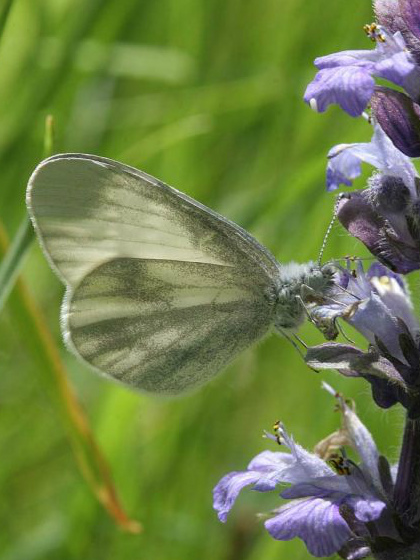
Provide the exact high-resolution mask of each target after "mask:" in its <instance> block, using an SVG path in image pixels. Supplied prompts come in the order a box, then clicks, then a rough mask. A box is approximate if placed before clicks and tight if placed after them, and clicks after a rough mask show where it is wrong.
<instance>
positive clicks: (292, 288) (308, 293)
mask: <svg viewBox="0 0 420 560" xmlns="http://www.w3.org/2000/svg"><path fill="white" fill-rule="evenodd" d="M335 274H336V268H335V267H334V265H332V264H328V263H327V264H325V265H322V266H319V265H318V264H316V263H313V262H309V263H305V264H296V263H290V264H288V265H284V266H282V268H281V274H280V282H279V286H278V293H277V301H276V318H275V326H276V328H277V329H279V330H280V331H281V330H285V329H286V330H287V329H291V330H296V329H297V328H298V327H299V326H300V325H301V324H302V323H303V322H304V321H305V318H306V316H307V314H308V312H307V309H306V305H307V304H311V303H320V302H321V301H322V300H323V299H324V298H325V297H326V296H328V293H329V292H330V290H331V288H332V287H333V285H334V276H335Z"/></svg>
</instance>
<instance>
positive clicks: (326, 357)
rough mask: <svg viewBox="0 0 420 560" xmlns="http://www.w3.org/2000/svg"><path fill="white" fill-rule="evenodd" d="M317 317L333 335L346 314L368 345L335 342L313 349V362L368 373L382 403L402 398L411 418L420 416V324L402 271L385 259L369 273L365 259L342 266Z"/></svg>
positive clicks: (356, 374)
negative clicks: (387, 264)
mask: <svg viewBox="0 0 420 560" xmlns="http://www.w3.org/2000/svg"><path fill="white" fill-rule="evenodd" d="M311 317H312V319H313V321H314V322H315V323H316V324H317V325H318V327H319V328H320V330H321V331H322V332H323V333H324V334H326V335H327V338H329V339H330V340H331V339H333V338H335V337H336V336H337V335H338V333H339V330H338V328H337V327H338V320H339V319H343V320H344V321H346V322H347V323H349V324H350V325H352V326H353V327H354V328H355V329H356V330H357V331H359V332H360V333H361V334H362V335H363V336H364V337H365V339H366V341H367V343H368V351H364V350H361V349H359V348H357V347H356V346H354V345H350V344H341V343H336V342H329V343H325V344H322V345H319V346H315V347H312V348H310V349H309V350H308V352H307V356H306V360H307V362H308V363H309V365H311V366H312V367H315V368H318V369H322V368H325V369H337V370H339V371H340V372H341V373H342V374H344V375H346V376H353V377H364V378H365V379H367V380H368V381H369V382H370V383H371V386H372V392H373V397H374V399H375V402H376V403H377V404H378V405H379V406H381V407H383V408H388V407H390V406H392V405H393V404H395V403H397V402H400V403H401V404H402V405H403V406H404V407H405V408H406V409H407V410H408V414H409V416H410V417H411V418H417V417H418V416H420V399H419V391H418V388H419V385H420V327H419V323H418V321H417V318H416V317H415V315H414V312H413V307H412V304H411V300H410V297H409V295H408V293H407V291H406V288H405V285H404V282H403V280H402V278H401V277H400V276H399V275H397V274H394V273H392V272H390V271H389V270H388V269H387V268H385V267H384V266H382V265H381V264H379V263H375V264H373V265H372V266H371V267H370V269H369V271H368V272H367V273H365V272H364V270H363V267H362V264H361V262H360V261H359V262H358V263H357V266H356V269H355V270H349V269H343V270H342V276H341V280H340V281H339V282H338V283H337V285H336V290H335V292H334V293H332V294H331V302H330V303H328V304H323V305H315V306H314V307H313V309H311Z"/></svg>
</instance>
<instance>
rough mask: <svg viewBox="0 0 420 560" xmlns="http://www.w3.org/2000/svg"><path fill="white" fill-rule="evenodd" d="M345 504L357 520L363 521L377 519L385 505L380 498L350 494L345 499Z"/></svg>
mask: <svg viewBox="0 0 420 560" xmlns="http://www.w3.org/2000/svg"><path fill="white" fill-rule="evenodd" d="M346 504H348V505H349V506H350V507H351V508H352V509H353V511H354V515H355V516H356V517H357V519H358V520H359V521H363V523H368V522H369V521H375V519H378V518H379V517H380V516H381V514H382V512H383V510H384V509H385V507H386V504H385V502H383V501H382V500H378V499H376V498H373V497H372V498H365V497H361V496H351V497H350V498H348V499H346Z"/></svg>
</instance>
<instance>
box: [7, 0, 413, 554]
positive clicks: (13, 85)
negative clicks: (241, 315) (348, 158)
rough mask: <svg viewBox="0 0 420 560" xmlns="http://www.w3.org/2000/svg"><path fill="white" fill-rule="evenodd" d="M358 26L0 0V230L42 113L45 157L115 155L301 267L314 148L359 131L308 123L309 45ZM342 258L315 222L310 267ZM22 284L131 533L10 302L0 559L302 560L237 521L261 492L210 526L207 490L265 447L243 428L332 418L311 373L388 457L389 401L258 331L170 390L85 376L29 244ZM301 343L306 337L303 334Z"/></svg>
mask: <svg viewBox="0 0 420 560" xmlns="http://www.w3.org/2000/svg"><path fill="white" fill-rule="evenodd" d="M9 8H10V12H9V13H8V10H9ZM7 13H8V17H6V16H7ZM371 19H372V15H371V11H370V6H369V3H366V2H364V1H361V0H356V1H355V2H351V3H345V2H342V1H340V2H326V1H325V2H322V1H321V0H289V1H279V0H277V1H273V0H266V1H265V2H263V3H261V2H260V1H259V0H247V1H246V2H239V1H238V0H227V1H226V0H158V1H157V2H145V1H144V0H140V1H139V0H103V1H99V0H88V1H86V0H84V1H82V0H72V1H69V0H60V1H58V0H15V1H14V2H7V1H6V2H3V3H1V4H0V31H1V29H3V32H2V36H1V38H0V61H1V64H0V123H1V126H0V168H1V188H0V219H1V221H2V222H3V224H4V226H5V228H6V230H7V231H8V234H9V236H10V237H11V238H12V237H13V236H14V235H15V234H16V232H17V231H18V227H19V224H20V223H21V221H22V219H23V218H24V216H25V205H24V193H25V187H26V183H27V179H28V177H29V175H30V173H31V171H32V170H33V168H34V166H35V164H36V163H37V162H38V161H39V160H40V159H41V158H42V155H43V150H44V147H43V128H44V120H45V117H46V115H47V114H52V115H53V116H54V119H55V128H56V140H55V151H57V152H64V151H78V152H90V153H95V154H100V155H103V156H107V157H111V158H114V159H121V160H123V161H124V162H125V163H128V164H131V165H134V166H137V167H140V168H142V169H144V170H145V171H147V172H148V173H151V174H153V175H156V176H158V177H159V178H161V179H162V180H164V181H165V182H167V183H169V184H172V185H174V186H175V187H177V188H179V189H181V190H183V191H185V192H186V193H188V194H190V195H192V196H194V197H196V198H198V199H199V200H200V201H201V202H203V203H205V204H207V205H209V206H211V207H212V208H214V209H216V210H218V211H220V212H222V213H224V214H226V215H227V216H228V217H230V218H231V219H234V220H235V221H237V222H239V223H240V224H241V225H243V226H244V227H246V228H247V229H249V230H250V231H251V232H252V233H253V234H255V235H256V236H257V237H258V239H259V240H260V241H261V242H262V243H264V244H265V245H267V247H269V248H270V250H271V251H273V253H274V254H275V255H276V256H277V257H278V258H279V260H280V261H285V262H287V261H289V260H291V259H294V260H297V261H305V260H308V259H311V258H316V257H317V254H318V251H319V248H320V246H321V243H322V237H323V233H324V231H325V229H326V227H327V225H328V222H329V221H330V219H331V213H332V205H333V198H332V196H331V195H327V194H326V193H325V191H324V172H325V154H326V152H327V151H328V149H329V148H330V147H331V145H333V144H334V143H338V142H351V141H357V140H360V141H366V140H367V139H368V138H369V136H370V130H369V127H368V125H367V124H366V122H365V121H363V119H358V120H354V119H351V118H350V117H348V116H346V115H344V114H343V113H342V112H341V111H340V110H339V109H337V108H332V109H330V110H329V111H328V112H327V113H326V114H325V115H316V114H314V113H313V112H312V111H311V110H310V109H309V108H308V107H307V106H306V105H305V104H304V103H303V101H302V94H303V91H304V88H305V85H306V83H307V82H308V81H309V80H310V79H311V78H312V76H313V74H314V68H313V66H312V60H313V58H314V57H315V56H316V55H321V54H326V53H328V52H330V51H333V50H341V49H347V48H368V47H369V43H367V40H366V38H365V37H364V35H363V32H362V30H361V27H362V25H363V24H364V23H366V22H369V21H371ZM3 24H4V26H3ZM362 185H363V181H360V182H359V186H362ZM360 251H361V247H360V245H359V244H358V243H357V242H355V241H354V240H351V239H349V238H348V237H347V235H346V234H344V231H343V230H342V229H341V228H340V227H339V226H336V227H334V230H333V235H332V236H331V239H330V240H329V242H328V247H327V251H326V255H325V256H326V258H331V257H340V256H343V255H346V254H348V253H356V254H359V252H360ZM23 276H24V280H25V282H26V285H27V287H28V288H29V290H30V292H31V293H32V295H33V297H34V298H35V300H36V301H37V303H38V305H39V306H40V308H41V309H42V310H43V312H44V314H45V315H46V317H47V323H48V325H49V327H50V328H51V330H52V332H53V336H54V340H55V342H56V345H57V347H58V348H59V350H60V352H61V355H62V358H63V360H64V362H65V364H66V366H67V368H68V370H69V372H70V377H71V381H72V383H73V385H74V387H75V390H76V391H77V393H78V395H79V398H80V400H81V401H82V402H83V405H84V407H85V409H86V411H87V414H88V416H89V418H90V421H91V425H92V429H93V431H94V434H95V437H96V439H97V442H98V444H99V445H100V447H101V448H102V450H103V453H104V454H105V455H106V457H107V459H108V461H109V463H110V466H111V470H112V474H113V477H114V482H115V485H116V488H117V490H118V492H119V494H120V496H121V500H122V502H123V503H124V506H125V509H126V511H127V512H128V513H129V514H130V516H131V517H133V518H135V519H138V520H140V521H141V522H142V524H143V525H144V532H143V533H142V534H141V535H130V534H127V533H125V532H123V531H121V530H120V529H119V528H117V527H116V525H115V524H114V522H113V521H112V520H111V519H110V518H109V517H108V515H107V514H106V513H105V512H104V510H103V508H102V507H101V505H100V504H99V503H98V502H97V501H96V499H95V497H94V496H93V494H92V492H91V490H90V488H89V486H88V485H87V484H86V482H85V480H84V479H83V478H82V476H81V474H80V472H79V470H78V467H77V464H76V462H75V459H74V455H73V452H72V450H71V447H70V445H69V440H68V438H67V435H66V431H65V428H64V426H63V423H62V422H61V419H60V414H59V412H58V410H57V406H56V404H54V395H51V391H54V387H53V386H51V381H49V380H48V378H47V375H46V372H45V366H44V365H43V362H42V360H40V359H39V356H38V354H37V348H36V347H35V346H36V344H35V342H34V341H35V339H34V337H33V336H32V335H31V329H30V328H29V327H28V324H27V317H26V315H25V311H24V309H22V307H21V306H20V305H19V304H18V303H19V302H18V300H17V298H18V296H17V295H16V294H13V296H12V298H11V300H10V301H9V303H8V304H7V305H6V307H5V308H4V310H3V312H2V314H1V316H0V340H1V345H0V373H1V375H0V457H1V462H0V496H1V500H0V519H1V526H2V530H1V531H0V560H35V559H42V560H52V559H54V560H56V559H57V560H66V559H80V558H88V559H90V560H96V559H97V560H107V559H109V560H111V559H112V560H125V559H127V560H128V559H130V560H133V559H135V560H143V559H144V560H190V559H191V560H198V559H200V560H271V559H273V560H274V559H276V560H281V559H285V560H288V559H290V558H293V560H305V559H307V558H309V554H308V553H307V551H306V549H305V547H304V545H303V544H302V543H301V542H298V541H293V542H289V543H277V542H275V541H273V540H271V539H270V538H269V536H268V535H267V534H266V533H265V531H264V529H263V527H262V524H261V522H260V521H258V520H257V519H256V516H255V513H256V512H261V511H268V510H269V509H270V508H273V507H276V505H277V504H278V501H277V499H276V496H275V495H273V496H266V495H262V496H261V495H259V494H257V493H253V492H244V494H243V495H242V496H241V498H240V500H239V501H238V503H237V505H236V507H235V509H234V511H233V512H232V514H231V516H230V518H229V520H228V523H227V524H226V525H222V524H220V523H219V522H218V521H217V518H216V515H215V513H214V512H213V510H212V498H211V491H212V488H213V486H214V485H215V483H216V482H217V481H218V480H219V478H220V477H221V476H222V475H223V474H225V473H226V472H228V471H230V470H232V469H241V468H244V467H245V466H246V464H247V462H248V461H249V460H250V458H251V457H253V456H254V455H255V454H256V453H258V452H259V451H261V450H263V449H264V448H265V447H266V445H267V442H265V441H264V440H262V439H261V434H262V431H263V430H264V429H269V428H270V426H271V425H272V423H273V421H275V420H277V419H278V418H281V419H282V420H283V421H284V422H285V423H286V425H287V427H288V428H289V429H290V430H291V431H292V432H293V434H294V435H295V437H296V439H297V440H298V441H299V442H300V443H302V444H305V445H307V446H309V447H312V446H314V445H315V444H316V442H317V441H319V440H320V439H322V438H323V437H325V436H326V435H327V434H328V433H330V432H332V431H333V430H334V429H336V427H337V426H338V423H339V418H338V416H337V415H336V414H333V412H332V409H333V403H332V402H331V398H330V397H329V396H328V395H327V393H325V392H323V391H321V390H320V383H321V379H326V380H328V381H329V382H330V383H331V384H333V385H334V387H336V388H337V389H340V390H343V391H345V393H346V395H347V396H349V397H352V398H354V399H355V400H356V401H357V405H358V410H359V413H360V416H361V417H362V419H363V420H364V421H366V423H367V424H368V426H369V428H370V429H371V431H372V433H373V434H374V436H375V437H376V439H377V441H378V444H379V446H380V448H381V450H382V451H383V452H386V453H388V454H389V455H390V456H391V458H393V459H395V458H396V456H397V451H398V441H399V436H400V430H401V426H402V413H401V412H400V411H399V410H397V409H395V410H392V411H389V412H378V410H377V409H376V408H375V407H374V406H373V404H372V400H371V396H370V394H369V391H368V389H367V386H366V385H365V384H364V383H363V382H361V381H357V380H345V379H341V378H340V377H339V376H338V374H336V373H334V372H325V373H322V374H315V373H314V372H312V371H310V370H309V369H308V368H307V367H305V365H304V364H303V363H302V361H301V359H300V358H299V356H298V355H297V354H296V353H295V352H294V351H293V349H292V348H291V347H290V346H289V345H288V344H287V342H286V341H285V340H282V339H280V338H278V337H275V336H272V337H271V338H268V339H267V340H265V341H263V342H261V343H260V344H259V345H257V346H256V347H255V348H253V349H251V350H249V351H248V352H247V353H245V354H244V355H243V356H241V357H240V358H239V359H238V360H237V361H236V362H235V363H234V364H232V366H231V367H229V369H228V370H227V371H226V372H225V373H224V374H223V375H220V376H219V377H218V378H217V379H215V380H214V381H213V382H212V383H211V384H209V385H208V386H206V387H205V388H203V389H202V390H200V391H198V392H196V393H194V394H192V395H188V396H185V397H183V398H179V399H174V400H166V399H161V398H155V397H151V396H146V395H139V394H134V393H132V392H129V391H128V390H125V389H124V388H122V387H120V386H117V385H114V384H112V383H110V382H107V381H105V380H103V379H100V378H99V377H97V376H95V375H94V374H93V373H91V372H90V371H88V370H87V369H86V368H85V367H84V366H82V365H81V364H80V363H78V362H77V360H76V359H75V358H74V357H73V356H71V355H70V354H69V353H68V352H67V351H66V350H65V349H64V347H63V344H62V342H61V336H60V333H59V306H60V300H61V297H62V295H63V287H62V286H61V284H60V283H59V281H58V280H57V279H56V277H55V276H54V275H53V273H52V272H51V270H50V269H49V267H48V265H47V263H46V261H45V259H44V257H43V256H42V254H41V251H40V249H39V247H38V246H37V245H34V246H33V248H32V249H31V251H30V254H29V257H28V259H27V261H26V263H25V266H24V268H23ZM302 336H303V338H304V339H305V340H306V341H307V342H310V343H315V342H316V341H319V340H320V339H319V336H318V335H317V334H316V333H315V332H314V331H313V329H311V328H310V327H305V329H304V330H303V333H302ZM37 356H38V358H37Z"/></svg>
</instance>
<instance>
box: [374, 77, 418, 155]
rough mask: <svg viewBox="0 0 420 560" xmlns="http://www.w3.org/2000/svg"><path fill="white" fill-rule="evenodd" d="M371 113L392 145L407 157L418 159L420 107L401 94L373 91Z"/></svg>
mask: <svg viewBox="0 0 420 560" xmlns="http://www.w3.org/2000/svg"><path fill="white" fill-rule="evenodd" d="M371 105H372V111H373V114H374V116H375V119H376V120H377V121H378V123H379V124H380V126H381V128H382V129H383V130H384V131H385V133H386V134H387V135H388V136H389V138H390V139H391V140H392V142H393V143H394V145H395V146H396V147H397V148H398V149H399V150H400V151H401V152H403V153H404V154H406V155H407V156H409V157H420V106H419V105H417V103H414V102H413V101H412V100H411V99H410V98H409V97H408V96H407V95H405V94H404V93H402V92H399V91H394V90H392V89H390V88H385V87H378V88H376V89H375V93H374V94H373V97H372V100H371Z"/></svg>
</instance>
